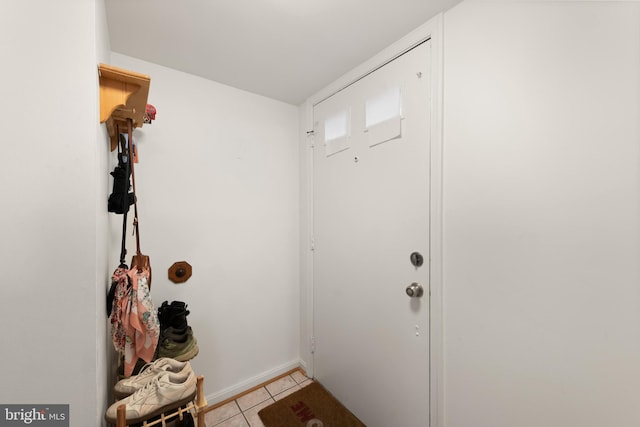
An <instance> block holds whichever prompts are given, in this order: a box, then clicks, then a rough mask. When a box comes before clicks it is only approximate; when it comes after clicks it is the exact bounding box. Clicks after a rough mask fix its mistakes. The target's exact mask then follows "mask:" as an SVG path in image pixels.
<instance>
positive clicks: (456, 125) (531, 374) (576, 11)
mask: <svg viewBox="0 0 640 427" xmlns="http://www.w3.org/2000/svg"><path fill="white" fill-rule="evenodd" d="M444 25H445V47H444V49H445V63H444V81H445V87H444V99H445V101H444V117H445V120H444V138H445V139H444V150H445V151H444V313H445V314H444V324H445V327H444V339H445V354H444V358H445V371H444V372H445V395H444V397H445V414H446V420H445V423H444V425H445V426H447V427H469V426H474V427H507V426H509V427H512V426H518V427H527V426H532V427H533V426H546V427H567V426H582V427H596V426H604V425H607V426H616V427H631V426H637V425H640V407H639V406H638V405H637V393H638V388H639V386H640V286H639V285H640V268H639V260H640V144H639V138H640V129H639V121H638V119H639V118H640V84H639V80H640V5H639V4H637V3H631V2H628V3H626V2H611V3H609V2H602V3H600V2H558V3H554V2H533V3H528V2H520V3H516V4H508V3H506V2H502V3H491V2H465V3H462V4H461V5H459V6H458V7H456V8H454V9H452V10H451V11H448V12H446V13H445V24H444Z"/></svg>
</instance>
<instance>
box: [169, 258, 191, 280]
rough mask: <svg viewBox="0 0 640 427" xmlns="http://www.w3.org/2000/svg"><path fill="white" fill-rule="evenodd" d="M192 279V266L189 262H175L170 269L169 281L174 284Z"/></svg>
mask: <svg viewBox="0 0 640 427" xmlns="http://www.w3.org/2000/svg"><path fill="white" fill-rule="evenodd" d="M189 277H191V264H189V263H188V262H187V261H178V262H174V263H173V265H172V266H171V267H169V280H171V281H172V282H173V283H184V282H186V281H187V280H189Z"/></svg>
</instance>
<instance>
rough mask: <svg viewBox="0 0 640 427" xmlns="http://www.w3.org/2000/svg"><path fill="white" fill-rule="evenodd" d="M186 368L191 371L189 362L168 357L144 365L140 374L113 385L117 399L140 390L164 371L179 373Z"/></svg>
mask: <svg viewBox="0 0 640 427" xmlns="http://www.w3.org/2000/svg"><path fill="white" fill-rule="evenodd" d="M184 370H187V371H191V365H190V364H189V362H178V361H177V360H175V359H171V358H168V357H163V358H160V359H158V360H155V361H154V362H151V363H147V364H146V365H144V367H143V368H142V369H141V370H140V372H139V373H138V375H134V376H132V377H129V378H125V379H122V380H120V381H118V382H117V383H116V385H115V386H114V387H113V394H114V395H115V397H116V399H122V398H124V397H127V396H129V395H131V394H133V393H135V392H136V391H138V390H140V389H141V388H142V387H144V386H145V385H147V383H148V382H149V381H151V380H152V379H153V378H154V377H156V376H158V375H160V374H161V373H163V372H173V373H178V372H182V371H184Z"/></svg>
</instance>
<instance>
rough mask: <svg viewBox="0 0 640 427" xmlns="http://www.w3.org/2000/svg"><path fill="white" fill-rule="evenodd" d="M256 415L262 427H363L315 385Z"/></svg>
mask: <svg viewBox="0 0 640 427" xmlns="http://www.w3.org/2000/svg"><path fill="white" fill-rule="evenodd" d="M258 415H259V416H260V419H261V420H262V423H263V424H264V425H265V427H366V426H365V425H364V424H363V423H362V422H361V421H360V420H359V419H358V418H356V416H355V415H353V414H352V413H351V412H349V410H348V409H347V408H345V407H344V406H343V405H342V404H341V403H340V402H338V401H337V400H336V398H335V397H333V396H332V395H331V394H330V393H329V392H328V391H327V390H326V389H325V388H324V387H322V386H321V385H320V383H317V382H313V383H312V384H309V385H308V386H306V387H305V388H303V389H302V390H299V391H297V392H295V393H293V394H291V395H289V396H287V397H285V398H284V399H282V400H279V401H277V402H276V403H274V404H273V405H270V406H267V407H266V408H264V409H262V410H261V411H260V412H259V413H258Z"/></svg>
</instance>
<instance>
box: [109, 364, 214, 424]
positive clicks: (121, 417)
mask: <svg viewBox="0 0 640 427" xmlns="http://www.w3.org/2000/svg"><path fill="white" fill-rule="evenodd" d="M203 384H204V377H202V376H199V377H198V382H197V384H196V397H195V399H194V400H193V401H192V402H189V403H188V404H186V405H179V406H176V407H173V408H168V409H167V410H166V411H165V412H163V413H162V414H160V415H155V416H153V417H151V418H150V419H149V420H143V421H142V422H137V423H136V425H142V426H143V427H152V426H162V427H167V422H170V421H175V420H180V421H182V419H183V418H184V416H185V415H188V414H191V415H192V416H193V418H194V420H196V421H197V422H196V426H197V427H205V423H204V414H205V412H206V409H207V400H206V399H205V397H204V385H203ZM116 414H117V415H116V417H117V418H116V427H126V426H128V425H129V424H127V419H126V418H127V405H126V404H124V403H123V404H122V405H120V406H118V409H117V413H116Z"/></svg>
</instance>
